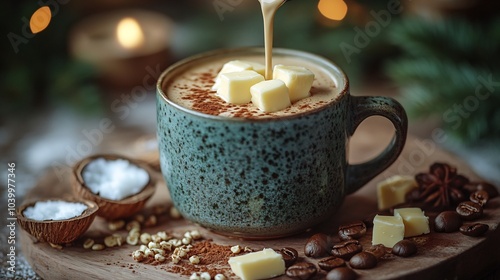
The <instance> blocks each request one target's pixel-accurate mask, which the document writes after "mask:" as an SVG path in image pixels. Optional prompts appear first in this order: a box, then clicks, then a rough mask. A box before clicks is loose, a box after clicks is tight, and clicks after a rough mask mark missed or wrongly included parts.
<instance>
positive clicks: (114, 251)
mask: <svg viewBox="0 0 500 280" xmlns="http://www.w3.org/2000/svg"><path fill="white" fill-rule="evenodd" d="M391 129H392V128H391V127H390V126H387V123H385V121H383V120H380V119H374V120H368V121H367V122H366V123H365V124H363V125H362V126H361V127H360V128H359V129H358V132H357V133H356V135H355V137H354V138H353V139H352V141H351V149H350V161H351V162H361V161H364V160H367V159H369V158H371V157H373V156H375V155H376V154H377V153H378V152H380V151H381V150H382V149H383V148H384V146H385V145H386V144H387V143H388V142H389V141H390V139H391V137H392V132H391ZM129 144H130V143H129ZM103 150H104V151H109V152H123V151H126V152H124V153H123V154H126V155H128V156H137V157H140V155H141V154H140V153H139V154H138V153H137V151H134V150H133V149H124V148H123V146H117V145H114V146H113V145H112V144H109V143H108V144H107V145H104V146H103ZM435 161H440V162H448V163H450V164H452V165H455V166H456V167H457V168H458V171H459V173H461V174H464V175H466V176H469V177H470V178H471V179H474V180H476V179H479V178H477V176H476V175H475V174H473V172H472V171H471V169H470V168H469V167H468V166H467V164H466V163H464V162H462V161H461V160H460V159H458V158H456V157H455V156H453V155H450V154H448V153H446V152H445V151H442V150H441V149H440V148H439V147H438V146H437V145H436V144H435V143H433V142H432V141H430V140H422V139H418V138H415V137H411V136H410V137H408V141H407V145H406V147H405V150H404V151H403V154H402V155H401V157H400V159H399V160H398V161H397V162H396V163H395V164H393V166H391V167H390V168H389V169H388V170H386V171H385V172H384V173H382V174H380V175H379V176H378V177H377V178H375V179H374V180H373V181H372V182H370V183H369V184H367V185H366V186H365V187H363V188H362V189H361V190H360V191H358V192H356V193H355V194H352V195H350V196H348V197H347V198H346V199H345V202H344V203H343V206H342V207H341V209H340V210H339V212H338V213H336V214H335V215H332V217H331V219H329V220H328V221H326V222H325V223H323V224H321V225H320V226H318V227H316V228H314V229H311V230H310V231H308V232H305V233H303V234H300V235H296V236H292V237H288V238H282V239H276V240H267V241H248V240H237V239H231V238H227V237H224V236H220V235H217V234H214V233H212V232H210V231H207V230H205V229H204V228H202V227H199V226H198V225H195V224H192V223H190V222H189V221H186V220H184V219H180V220H173V219H171V218H169V217H168V216H167V215H165V216H162V217H160V219H159V224H158V225H157V226H155V227H151V228H146V229H145V231H146V232H149V233H156V232H158V231H160V230H164V231H167V232H173V233H178V234H182V233H184V232H185V231H186V230H192V229H198V230H199V231H200V232H201V233H202V235H203V236H204V238H206V239H212V240H213V242H214V243H216V244H220V245H236V244H238V245H241V246H249V247H251V248H253V249H256V250H259V249H262V248H275V249H280V248H282V247H294V248H296V249H297V250H298V251H299V253H300V257H302V258H304V255H303V247H304V244H305V242H306V240H307V238H308V237H309V236H311V235H312V234H314V233H316V232H325V233H329V234H332V233H335V232H336V229H337V228H338V226H339V225H340V224H343V223H346V222H349V221H354V220H360V219H363V218H365V217H366V216H368V215H369V214H371V213H373V212H375V211H376V210H377V204H376V196H375V184H376V183H377V182H379V181H381V180H383V179H384V178H386V177H389V176H391V175H395V174H402V173H403V174H415V173H417V172H420V171H426V170H427V169H428V166H429V165H430V164H431V163H433V162H435ZM158 176H161V175H160V174H158ZM69 194H71V188H70V185H69V181H65V180H63V181H60V180H58V179H57V178H56V176H54V174H50V173H49V174H47V175H46V176H45V177H44V178H41V179H40V182H39V184H38V185H37V186H36V187H35V188H33V190H32V191H31V192H30V193H29V194H28V195H27V197H26V199H27V200H33V199H38V198H45V197H63V196H65V195H69ZM169 203H170V202H169V196H168V191H167V188H166V186H165V185H164V183H163V181H162V180H160V183H159V184H158V186H157V190H156V193H155V194H154V196H153V198H152V199H151V200H150V201H149V203H148V204H147V208H146V211H147V210H148V209H151V207H153V206H155V205H163V206H165V205H168V204H169ZM481 222H483V223H486V224H488V225H489V226H490V230H489V231H488V232H487V234H486V235H485V236H484V237H479V238H472V237H467V236H464V235H462V234H461V233H458V232H457V233H447V234H446V233H434V232H431V233H430V234H428V235H424V236H421V237H416V238H413V239H414V240H415V241H416V242H417V244H418V250H419V251H418V253H417V255H415V256H413V257H410V258H400V257H394V256H393V257H390V258H388V259H386V260H383V261H381V262H380V263H379V264H378V265H377V267H376V268H374V269H369V270H356V272H357V273H358V274H359V275H360V279H426V280H430V279H472V278H475V279H478V278H479V277H481V276H482V275H483V274H484V273H487V272H488V271H489V270H490V269H495V268H496V266H498V265H499V260H500V253H499V251H500V250H498V248H500V229H498V224H499V222H500V197H498V198H495V199H494V200H492V201H490V202H489V204H488V207H487V208H486V209H485V215H484V217H483V218H482V219H481ZM110 233H111V232H110V231H109V230H108V229H107V223H106V222H105V221H104V220H103V219H101V218H97V219H96V220H95V221H94V223H93V225H92V226H91V228H90V229H89V231H88V232H87V233H86V234H85V237H95V238H102V237H104V236H107V235H108V234H110ZM119 233H121V234H122V235H124V236H125V235H126V231H119ZM85 237H83V238H82V239H81V240H83V239H84V238H85ZM20 240H21V243H22V250H23V252H24V254H25V256H26V258H27V259H28V261H29V262H30V264H31V265H32V267H33V269H34V270H35V271H36V272H37V273H38V274H39V275H40V276H41V277H43V278H44V279H70V278H72V279H132V278H136V279H187V278H188V276H181V275H179V274H173V273H169V272H167V268H168V267H170V266H172V264H171V263H170V262H167V263H165V264H161V265H151V264H143V263H138V262H136V261H134V260H133V258H132V257H131V253H132V251H134V250H136V249H137V248H138V246H130V245H124V246H121V247H114V248H107V249H105V250H103V251H91V250H86V249H83V248H82V246H81V240H80V241H79V242H77V243H76V244H75V245H74V246H71V247H65V248H64V249H63V250H56V249H53V248H51V247H50V246H49V245H48V244H46V243H38V242H36V241H34V240H33V238H32V237H31V236H29V234H27V233H26V232H25V231H23V230H21V233H20ZM360 241H361V243H362V244H363V245H364V246H365V247H367V246H370V245H371V230H368V233H367V235H366V236H364V237H363V238H362V239H361V240H360ZM493 248H496V249H493ZM304 259H306V260H309V261H312V262H314V263H317V260H312V259H307V258H304ZM228 267H229V266H227V267H226V268H228ZM212 276H213V275H212ZM226 276H232V277H234V275H231V274H230V273H228V274H227V275H226ZM324 276H325V274H324V273H320V274H318V275H317V276H316V277H315V278H314V279H322V278H324ZM276 279H288V278H287V277H285V276H281V277H278V278H276Z"/></svg>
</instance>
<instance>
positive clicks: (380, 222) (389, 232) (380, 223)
mask: <svg viewBox="0 0 500 280" xmlns="http://www.w3.org/2000/svg"><path fill="white" fill-rule="evenodd" d="M404 236H405V225H404V223H403V219H402V218H401V217H397V216H381V215H376V216H375V218H374V219H373V235H372V244H373V245H377V244H382V245H384V246H385V247H389V248H392V247H393V246H394V244H396V243H398V242H399V241H401V240H403V239H404Z"/></svg>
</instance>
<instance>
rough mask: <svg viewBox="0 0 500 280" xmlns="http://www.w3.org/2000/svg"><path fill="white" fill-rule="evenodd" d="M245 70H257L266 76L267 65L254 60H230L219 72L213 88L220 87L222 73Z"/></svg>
mask: <svg viewBox="0 0 500 280" xmlns="http://www.w3.org/2000/svg"><path fill="white" fill-rule="evenodd" d="M245 70H254V71H255V72H257V73H259V74H261V75H262V76H264V75H265V72H266V66H265V65H263V64H260V63H257V62H253V61H242V60H232V61H229V62H227V63H225V64H224V65H223V66H222V69H221V70H220V71H219V74H217V77H216V78H215V83H214V85H213V86H212V90H215V91H217V90H218V89H219V87H220V75H221V74H225V73H232V72H241V71H245Z"/></svg>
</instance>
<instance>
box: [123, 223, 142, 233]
mask: <svg viewBox="0 0 500 280" xmlns="http://www.w3.org/2000/svg"><path fill="white" fill-rule="evenodd" d="M125 229H126V230H128V231H131V230H133V229H135V230H137V231H140V230H141V224H140V223H139V222H138V221H135V220H134V221H130V222H128V223H127V226H126V227H125Z"/></svg>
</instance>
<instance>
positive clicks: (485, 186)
mask: <svg viewBox="0 0 500 280" xmlns="http://www.w3.org/2000/svg"><path fill="white" fill-rule="evenodd" d="M477 190H484V191H486V192H487V193H488V196H489V197H490V198H494V197H497V196H498V189H497V188H496V187H495V186H493V185H492V184H490V183H486V182H481V183H479V184H478V185H477Z"/></svg>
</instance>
